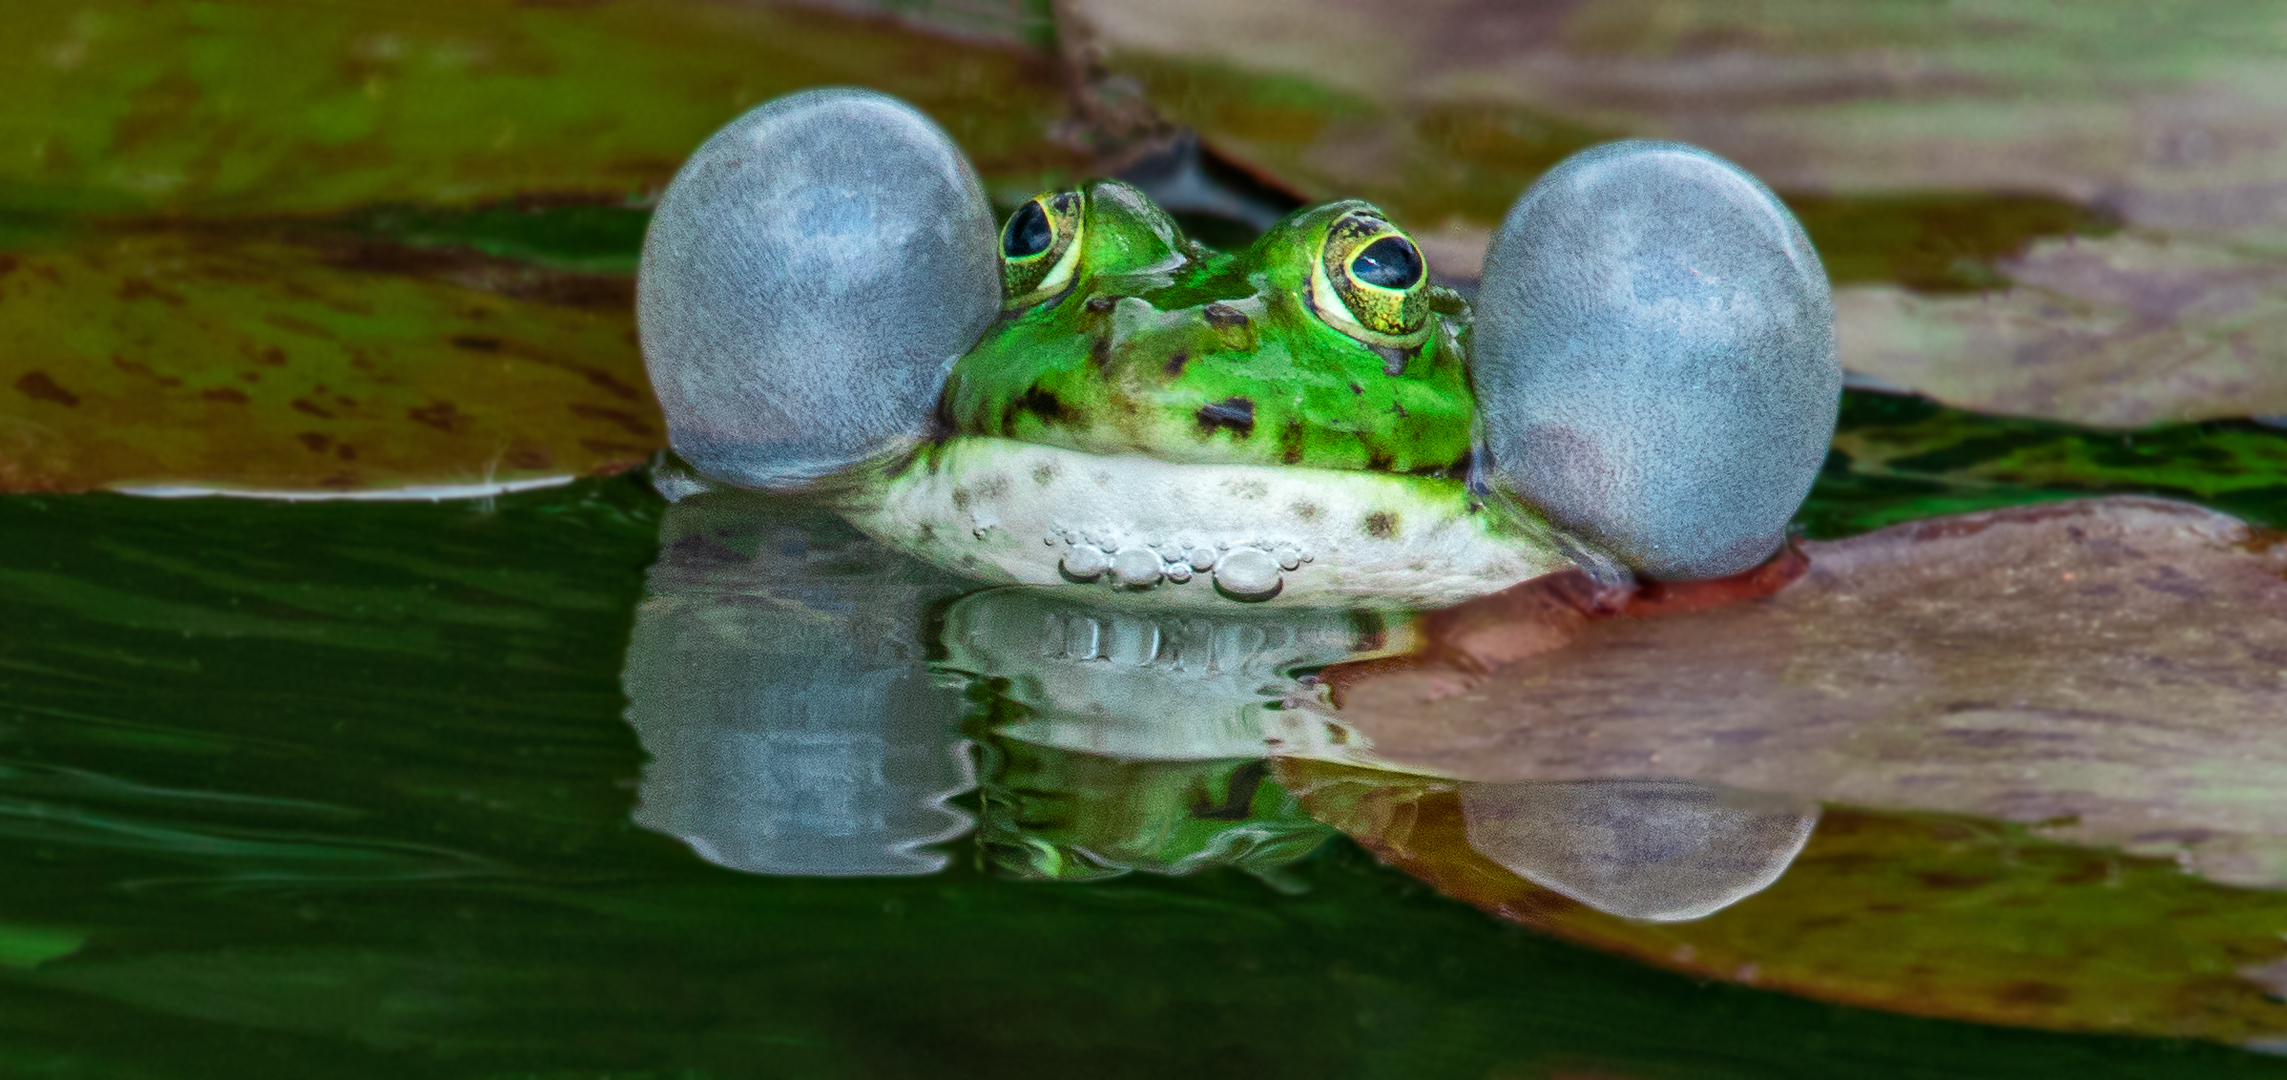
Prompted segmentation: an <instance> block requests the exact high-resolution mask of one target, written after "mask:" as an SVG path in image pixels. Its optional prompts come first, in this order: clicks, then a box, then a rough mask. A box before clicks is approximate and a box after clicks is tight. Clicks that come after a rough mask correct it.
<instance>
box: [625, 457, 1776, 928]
mask: <svg viewBox="0 0 2287 1080" xmlns="http://www.w3.org/2000/svg"><path fill="white" fill-rule="evenodd" d="M660 551H661V554H660V560H659V563H658V564H657V565H656V566H654V567H653V568H652V571H651V574H650V578H649V583H648V589H647V594H648V595H647V596H646V598H645V600H644V602H643V604H642V606H641V607H640V608H639V609H638V612H637V616H636V625H635V630H634V634H633V636H632V639H631V641H630V643H629V648H628V657H627V672H626V679H625V681H626V687H627V693H628V699H629V704H628V719H629V721H630V722H631V723H632V724H633V725H634V726H635V728H636V730H637V733H638V734H639V735H640V737H641V738H642V741H643V745H644V747H645V749H646V750H648V751H649V752H650V754H651V757H652V760H651V762H650V764H649V765H648V766H647V767H646V768H645V770H644V777H643V783H642V788H641V800H642V801H641V805H640V806H639V807H638V809H637V811H636V820H637V821H638V822H639V823H641V824H643V825H645V826H648V827H650V828H653V829H657V830H659V831H661V832H664V833H668V834H670V835H673V836H675V837H677V838H679V839H681V840H682V841H684V842H685V843H686V844H688V845H689V846H690V847H691V848H692V849H693V850H694V851H695V852H697V853H698V854H699V855H701V856H702V857H704V858H706V859H708V860H710V861H713V862H716V863H720V864H723V865H726V866H730V867H733V868H737V869H741V870H747V871H753V872H761V873H773V874H804V875H850V874H924V873H931V872H936V871H939V870H942V869H944V868H945V867H946V864H947V861H948V859H947V854H946V852H945V850H944V848H943V844H944V843H945V842H947V841H951V840H953V839H954V838H956V837H959V836H961V835H962V834H963V833H965V832H968V831H969V828H970V825H971V822H970V820H969V817H968V815H967V814H966V813H964V812H963V811H962V810H961V809H960V808H959V807H960V806H961V805H962V804H963V803H964V802H966V801H967V798H968V797H967V796H966V793H969V792H972V791H973V792H974V796H973V799H974V803H973V805H974V806H975V807H976V820H975V822H974V836H973V842H974V843H975V844H977V845H978V850H979V851H980V853H981V854H982V856H983V858H984V860H985V861H986V862H987V863H989V864H990V865H992V866H994V867H996V868H998V869H999V870H1000V871H1002V872H1004V873H1008V874H1012V875H1015V876H1018V877H1024V878H1038V879H1053V880H1064V881H1075V880H1077V881H1085V880H1093V879H1098V878H1103V877H1107V876H1112V875H1117V874H1122V873H1127V872H1130V871H1138V870H1141V871H1149V872H1155V873H1166V874H1185V873H1192V872H1196V871H1201V870H1206V869H1211V868H1215V867H1231V868H1236V869H1239V870H1243V871H1245V872H1248V873H1251V874H1254V875H1255V876H1257V877H1259V878H1261V879H1263V880H1264V881H1266V882H1267V883H1269V884H1271V885H1272V886H1273V887H1276V888H1280V889H1282V890H1288V889H1293V888H1298V887H1301V886H1302V885H1304V884H1305V883H1307V880H1308V875H1307V871H1302V870H1298V869H1296V868H1295V867H1294V864H1295V863H1296V862H1298V861H1299V860H1302V859H1303V858H1305V857H1306V856H1308V855H1309V854H1310V853H1311V852H1312V851H1314V850H1316V849H1317V848H1318V847H1319V846H1321V845H1322V844H1323V843H1324V842H1325V841H1326V840H1327V838H1328V837H1330V836H1332V835H1333V829H1331V828H1330V827H1328V826H1327V825H1325V824H1323V823H1321V822H1319V821H1318V820H1316V819H1315V818H1314V817H1312V815H1311V814H1310V813H1309V812H1308V811H1307V810H1306V809H1305V807H1304V804H1303V803H1302V802H1300V801H1298V800H1297V798H1296V797H1295V795H1294V794H1293V793H1290V792H1289V791H1287V790H1286V789H1285V788H1284V787H1282V785H1281V781H1280V777H1281V775H1282V771H1284V767H1283V766H1281V765H1278V764H1276V763H1274V762H1273V761H1271V760H1270V758H1269V754H1270V752H1271V751H1272V749H1273V748H1274V746H1275V748H1276V749H1277V751H1278V753H1279V754H1280V755H1281V756H1283V757H1285V758H1287V759H1306V760H1317V761H1325V762H1335V763H1342V762H1347V761H1349V760H1350V758H1349V754H1350V750H1349V748H1348V746H1347V745H1346V743H1345V739H1346V736H1345V735H1344V733H1343V732H1342V731H1341V729H1340V728H1339V727H1338V726H1336V725H1335V724H1333V723H1332V722H1331V720H1332V718H1331V717H1329V716H1328V715H1327V714H1326V713H1325V712H1324V711H1323V709H1322V707H1321V706H1322V702H1320V701H1319V699H1318V696H1317V688H1316V687H1314V686H1313V685H1312V684H1311V683H1310V682H1309V681H1308V680H1306V679H1304V678H1303V675H1304V674H1305V673H1307V672H1309V671H1311V670H1314V669H1316V668H1319V667H1321V666H1323V665H1327V664H1332V663H1337V662H1342V661H1347V660H1361V659H1372V658H1376V657H1386V656H1389V655H1392V654H1395V653H1399V652H1403V651H1405V650H1407V649H1409V648H1411V647H1413V646H1414V645H1415V644H1417V642H1416V641H1415V640H1414V638H1413V636H1412V634H1413V631H1412V630H1411V625H1412V624H1411V623H1410V622H1409V621H1408V620H1404V619H1396V618H1392V617H1390V616H1388V615H1387V614H1383V613H1375V612H1363V611H1349V612H1345V611H1329V610H1315V611H1314V610H1300V611H1263V610H1258V609H1239V608H1225V609H1221V610H1213V611H1168V610H1160V611H1151V610H1138V609H1136V608H1134V607H1132V606H1128V605H1117V604H1105V603H1102V602H1101V601H1102V597H1101V595H1100V594H1094V595H1092V594H1091V593H1089V592H1087V591H1084V590H1071V589H1033V588H1000V589H988V590H983V591H979V592H973V593H969V594H968V595H965V596H961V595H958V594H959V592H960V591H961V584H960V583H959V582H957V581H954V580H952V579H950V578H949V577H947V576H946V575H944V574H942V573H941V572H938V571H935V570H933V569H931V568H929V567H927V566H926V565H924V564H921V563H918V562H916V561H915V560H912V559H909V558H905V557H903V556H900V555H897V554H896V553H894V552H891V551H888V550H886V549H884V548H883V547H882V546H881V545H879V544H877V543H875V542H873V541H871V540H868V539H866V538H864V537H862V536H859V535H857V534H855V533H854V532H852V530H851V529H850V528H849V527H848V526H847V525H845V524H843V523H841V522H838V521H835V520H833V518H832V517H830V516H828V515H825V514H822V513H820V512H819V511H818V510H817V509H816V508H815V507H813V506H805V505H803V504H802V503H800V502H797V501H794V500H780V499H770V498H765V497H759V496H755V495H751V494H748V493H743V492H716V493H711V494H706V495H701V496H696V497H693V498H688V499H685V500H683V501H681V502H679V503H677V504H676V505H674V506H672V507H670V508H669V509H668V512H667V514H666V515H665V516H664V517H663V519H662V520H661V523H660ZM1091 601H1095V602H1091ZM1343 771H1344V773H1345V775H1348V776H1350V777H1351V780H1350V782H1351V783H1352V784H1353V785H1355V784H1356V783H1357V782H1358V778H1359V777H1369V778H1370V777H1373V776H1375V775H1385V774H1374V773H1369V772H1364V771H1362V770H1355V769H1348V770H1343ZM1390 779H1391V780H1393V781H1402V780H1404V779H1405V778H1403V777H1390ZM1413 779H1414V780H1417V781H1418V780H1419V779H1420V778H1418V777H1416V778H1413ZM1369 782H1370V781H1369ZM1461 788H1462V801H1463V805H1464V809H1465V812H1466V814H1467V816H1468V819H1469V843H1470V844H1471V845H1472V847H1473V848H1475V849H1476V850H1478V851H1479V852H1481V853H1482V854H1484V855H1485V856H1486V857H1487V858H1490V859H1492V860H1493V861H1494V862H1495V863H1497V864H1498V865H1499V866H1501V867H1505V868H1507V869H1509V870H1510V871H1512V872H1514V873H1516V874H1518V875H1520V876H1523V877H1525V878H1527V879H1529V880H1531V881H1533V882H1535V883H1536V884H1540V885H1542V886H1544V887H1546V888H1550V889H1552V890H1554V891H1557V892H1560V893H1563V894H1564V895H1567V896H1571V897H1573V898H1575V899H1578V900H1580V901H1582V902H1584V903H1588V904H1590V905H1592V906H1595V907H1598V908H1600V909H1602V910H1606V911H1611V912H1614V913H1617V914H1624V915H1628V916H1631V917H1637V918H1651V919H1674V918H1693V917H1698V916H1700V915H1704V914H1706V913H1708V912H1711V911H1713V910H1716V909H1718V908H1721V907H1722V906H1724V905H1726V904H1729V903H1731V902H1733V901H1735V900H1737V899H1738V898H1740V897H1742V896H1745V895H1747V894H1748V893H1751V892H1753V891H1755V890H1756V889H1759V888H1761V887H1762V886H1763V885H1766V884H1768V883H1769V882H1770V881H1771V880H1772V879H1773V878H1775V877H1777V876H1778V874H1779V873H1780V872H1781V871H1782V870H1783V869H1784V868H1785V866H1786V865H1787V863H1788V862H1789V861H1791V860H1792V858H1793V857H1794V854H1795V853H1796V851H1798V850H1799V849H1800V848H1801V846H1802V841H1803V838H1804V836H1805V835H1806V834H1807V833H1808V831H1809V828H1810V825H1811V823H1812V821H1814V820H1815V818H1816V807H1815V806H1811V807H1807V808H1806V807H1802V806H1798V805H1793V804H1783V805H1779V806H1777V807H1776V809H1774V807H1773V805H1772V802H1773V801H1772V800H1769V799H1755V798H1748V799H1747V800H1746V801H1742V798H1741V797H1740V796H1739V795H1737V794H1736V793H1724V792H1720V791H1715V790H1712V789H1709V788H1707V787H1706V786H1705V785H1699V784H1692V783H1689V782H1685V781H1655V782H1644V781H1626V780H1623V781H1615V782H1591V783H1577V784H1466V785H1461ZM1782 803H1783V801H1782Z"/></svg>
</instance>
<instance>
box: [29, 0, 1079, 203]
mask: <svg viewBox="0 0 2287 1080" xmlns="http://www.w3.org/2000/svg"><path fill="white" fill-rule="evenodd" d="M883 6H884V7H885V8H886V7H890V6H895V7H897V8H899V9H901V10H902V11H904V12H906V13H910V14H916V15H919V16H921V17H922V19H923V20H925V21H926V20H927V19H929V18H931V17H932V16H933V14H955V13H953V12H951V9H952V8H953V5H945V4H898V5H883ZM1027 9H1028V6H1027V5H1017V6H1014V7H1012V8H1010V9H1008V10H1009V11H1010V13H1011V16H1012V17H1011V18H1009V19H1006V20H1001V22H1003V23H1004V24H1005V25H1002V26H998V27H995V26H991V25H987V23H989V22H991V20H977V19H955V20H953V21H956V22H963V23H966V24H967V25H963V26H961V27H960V29H961V30H963V31H966V32H967V33H966V35H965V36H959V37H951V36H948V35H947V34H945V33H943V32H941V31H940V32H932V31H930V30H928V29H925V28H923V27H921V26H917V25H914V24H911V23H905V22H899V21H893V20H890V19H886V18H881V17H871V18H869V17H865V16H863V15H858V14H848V13H842V12H833V11H821V10H817V9H816V8H806V7H794V6H780V5H765V4H683V3H670V2H661V0H605V2H602V3H580V4H570V5H560V4H535V5H496V4H461V3H450V2H445V0H417V2H412V3H400V4H391V5H386V6H382V7H375V6H371V5H362V6H361V5H351V6H335V5H262V4H251V5H241V4H222V5H188V6H185V5H159V6H151V5H142V4H130V3H96V4H88V5H80V6H76V7H43V8H40V9H38V10H27V11H24V12H20V13H17V15H18V17H16V18H14V19H13V20H11V23H10V27H9V30H10V39H11V40H13V41H16V42H18V43H19V45H18V49H19V52H20V53H21V54H22V59H21V60H20V61H19V62H17V63H11V64H8V65H6V66H4V67H0V102H5V104H4V105H0V128H4V129H5V130H7V131H8V132H9V140H10V145H11V146H12V147H14V149H13V150H12V151H11V152H10V154H9V155H7V157H6V159H5V162H0V206H7V207H9V208H10V209H12V210H14V211H17V212H29V213H48V214H102V215H128V216H143V215H151V214H166V215H178V216H179V215H197V216H215V215H246V214H275V213H296V214H310V213H335V212H340V211H344V210H350V209H354V208H358V207H363V206H368V205H374V204H387V203H424V204H435V205H462V206H466V205H475V204H483V203H493V202H501V201H506V200H512V199H518V198H529V197H533V196H541V195H545V196H553V197H557V198H578V199H588V200H597V201H603V202H607V203H608V202H618V201H622V200H625V199H626V198H628V197H629V196H631V195H632V196H638V197H640V196H644V195H646V194H647V193H652V192H655V191H656V190H657V189H658V188H659V187H661V186H662V185H664V184H665V183H666V182H667V179H668V177H670V176H672V175H673V174H674V172H675V168H676V166H677V165H679V164H680V163H681V162H682V160H683V158H684V156H685V155H687V154H689V153H690V152H691V150H692V148H694V147H696V146H698V145H699V143H700V142H701V141H702V140H704V139H705V138H706V137H707V135H708V133H710V132H712V131H714V130H715V129H716V128H718V127H720V126H721V125H722V124H724V123H725V122H727V121H729V120H730V119H731V118H732V117H734V116H737V115H738V114H739V113H741V112H744V111H745V110H747V109H748V108H750V107H752V106H754V105H756V104H758V103H760V102H762V101H764V100H766V99H768V98H772V97H775V96H777V95H780V94H783V93H786V92H789V91H792V90H797V89H801V88H804V87H809V86H819V85H836V84H860V85H868V86H872V87H875V88H877V89H881V90H884V91H887V92H889V93H893V94H896V95H898V96H900V97H903V98H905V99H907V100H909V101H911V102H913V103H914V104H916V105H917V106H919V107H920V108H921V109H922V110H924V111H925V112H928V113H930V114H931V115H932V116H934V117H935V118H936V119H937V120H938V122H939V123H941V124H943V125H944V126H945V127H946V129H947V130H948V131H950V132H952V134H953V135H954V137H955V138H956V139H957V140H958V141H959V142H960V143H961V144H962V146H963V147H964V148H966V149H967V150H968V152H969V154H970V155H971V157H972V158H974V159H975V160H976V162H977V164H978V166H979V169H980V170H981V171H982V172H983V173H984V175H985V176H986V177H987V178H988V179H989V180H991V181H993V182H995V183H998V184H1005V185H1007V186H1009V187H1010V188H1011V189H1012V190H1013V189H1022V190H1021V192H1020V193H1019V194H1018V195H1016V197H1018V198H1021V197H1023V195H1025V194H1030V192H1031V191H1032V190H1033V189H1034V188H1036V187H1037V186H1038V185H1039V184H1040V183H1041V182H1042V180H1043V178H1044V177H1047V176H1061V175H1064V174H1066V173H1068V172H1070V171H1071V169H1072V168H1073V167H1074V164H1075V162H1076V161H1077V160H1079V158H1080V155H1079V154H1078V153H1077V152H1076V151H1074V150H1072V149H1070V148H1068V147H1066V146H1064V145H1062V144H1060V143H1057V142H1054V141H1052V140H1051V139H1050V138H1049V133H1050V129H1051V127H1052V126H1053V125H1055V124H1056V123H1057V122H1059V121H1060V120H1062V119H1064V118H1065V115H1066V113H1067V111H1068V110H1067V106H1066V95H1065V93H1064V89H1063V82H1062V79H1061V76H1060V75H1059V73H1058V71H1057V67H1056V65H1055V64H1054V62H1053V61H1052V60H1051V58H1050V57H1049V56H1048V55H1047V54H1046V53H1045V52H1042V51H1040V50H1039V49H1037V48H1035V47H1033V46H1032V45H1030V44H1027V43H1026V41H1025V40H1024V39H1027V38H1034V37H1037V35H1038V31H1039V30H1040V29H1041V27H1040V25H1039V20H1038V18H1037V17H1032V18H1026V17H1023V16H1024V12H1025V11H1026V10H1027ZM937 21H939V22H943V21H946V20H944V19H939V20H937ZM980 31H983V33H979V32H980ZM996 31H998V33H997V34H996V33H995V32H996ZM996 36H997V37H998V38H999V40H995V37H996ZM280 103H291V107H280Z"/></svg>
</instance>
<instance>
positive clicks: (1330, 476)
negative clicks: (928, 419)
mask: <svg viewBox="0 0 2287 1080" xmlns="http://www.w3.org/2000/svg"><path fill="white" fill-rule="evenodd" d="M865 468H866V471H865V473H864V475H862V476H861V477H858V478H857V480H858V482H857V483H856V484H855V485H854V486H853V487H851V488H850V489H848V490H846V491H845V492H844V493H842V494H841V495H839V496H838V502H839V509H840V510H841V511H842V513H843V514H844V515H845V516H847V517H848V518H849V519H850V520H851V521H852V522H853V523H855V524H856V525H857V526H858V527H859V528H861V529H863V530H865V531H866V532H868V533H871V534H873V535H874V536H876V537H878V538H879V539H881V540H883V541H884V542H886V543H889V544H892V545H894V546H896V547H898V548H901V549H903V550H906V551H909V552H911V553H913V554H915V555H918V556H920V557H922V558H925V559H928V560H929V561H931V562H934V563H937V564H938V565H941V566H943V567H945V568H947V569H949V570H952V571H954V572H956V573H961V574H965V575H968V576H970V577H975V578H981V579H985V580H989V581H998V582H1008V583H1017V584H1027V585H1064V584H1090V585H1094V586H1096V587H1098V588H1101V589H1104V590H1106V591H1107V592H1108V593H1111V594H1115V595H1117V596H1121V597H1127V598H1131V599H1134V600H1137V601H1141V602H1149V603H1173V604H1228V603H1230V602H1232V601H1240V602H1256V603H1263V602H1268V603H1276V604H1281V605H1294V606H1342V605H1354V604H1357V603H1359V602H1360V601H1361V600H1362V599H1370V600H1371V601H1373V602H1375V603H1380V604H1387V605H1391V606H1398V607H1440V606H1444V605H1447V604H1453V603H1458V602H1460V601H1462V600H1465V599H1468V598H1470V597H1474V596H1481V595H1483V594H1485V593H1488V592H1493V591H1496V590H1499V589H1504V588H1507V587H1509V586H1511V585H1514V584H1517V583H1518V582H1521V581H1526V580H1528V579H1531V578H1535V577H1538V576H1540V575H1542V574H1546V573H1551V572H1554V571H1557V570H1562V569H1567V568H1570V567H1572V566H1574V565H1576V559H1577V558H1582V557H1590V556H1587V555H1586V554H1585V553H1584V552H1582V551H1580V550H1579V549H1578V548H1577V546H1576V545H1568V544H1567V543H1566V542H1565V541H1564V539H1563V538H1562V537H1561V536H1560V535H1559V534H1557V533H1556V532H1555V531H1554V530H1552V529H1549V528H1547V527H1546V526H1544V525H1542V524H1541V523H1540V522H1539V521H1538V520H1537V519H1535V518H1533V517H1531V516H1530V515H1523V514H1516V513H1510V512H1502V511H1500V510H1499V509H1498V508H1494V507H1488V506H1487V505H1485V504H1484V503H1483V502H1482V501H1481V500H1480V499H1479V498H1478V497H1477V496H1475V495H1473V494H1472V493H1471V492H1470V490H1469V488H1468V485H1466V484H1465V483H1463V482H1462V481H1459V480H1450V479H1442V478H1429V477H1413V476H1395V475H1389V474H1384V473H1368V472H1359V471H1352V470H1335V469H1311V468H1296V467H1279V466H1265V465H1230V464H1179V463H1174V462H1168V461H1162V460H1160V459H1158V458H1152V457H1145V456H1142V455H1117V456H1112V455H1101V454H1091V453H1086V452H1083V451H1078V450H1067V449H1063V448H1061V447H1054V446H1045V445H1041V444H1037V443H1027V442H1018V441H1015V440H1012V439H1001V438H991V437H974V436H971V437H959V438H953V439H949V440H946V441H944V442H941V443H933V444H929V445H928V446H926V447H924V448H922V449H920V450H919V451H916V452H915V453H913V454H911V455H909V456H905V457H901V458H900V459H898V460H897V461H894V462H891V463H886V464H873V465H869V466H866V467H865Z"/></svg>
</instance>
